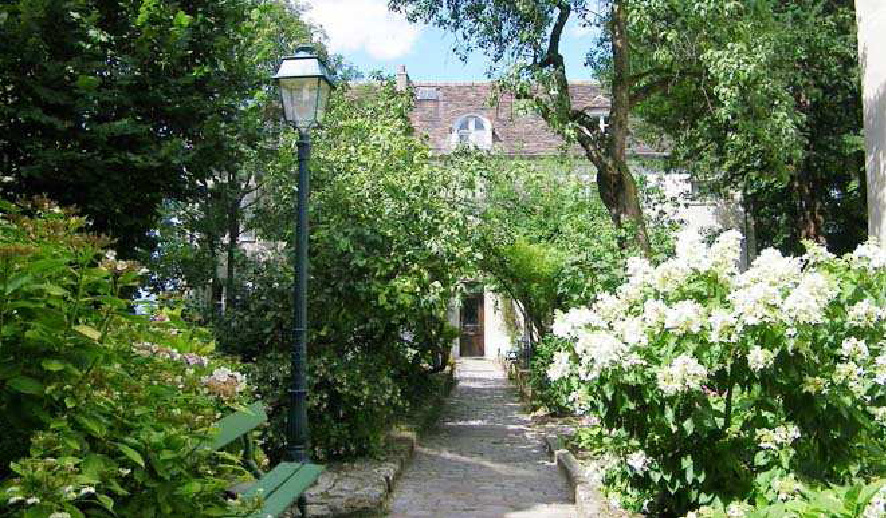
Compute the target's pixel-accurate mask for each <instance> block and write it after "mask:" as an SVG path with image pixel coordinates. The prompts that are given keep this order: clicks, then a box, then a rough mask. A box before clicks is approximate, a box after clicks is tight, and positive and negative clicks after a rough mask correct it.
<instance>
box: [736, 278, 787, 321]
mask: <svg viewBox="0 0 886 518" xmlns="http://www.w3.org/2000/svg"><path fill="white" fill-rule="evenodd" d="M729 302H731V303H732V307H733V308H734V309H735V314H736V315H737V316H738V320H739V322H740V324H741V325H743V326H744V325H748V326H753V325H757V324H760V323H763V322H774V321H776V320H777V319H778V317H779V316H780V313H781V304H782V298H781V292H780V291H779V289H778V287H777V286H775V285H772V284H768V283H762V282H761V283H757V284H751V285H748V286H746V287H743V288H740V289H737V290H735V291H733V292H732V293H730V294H729Z"/></svg>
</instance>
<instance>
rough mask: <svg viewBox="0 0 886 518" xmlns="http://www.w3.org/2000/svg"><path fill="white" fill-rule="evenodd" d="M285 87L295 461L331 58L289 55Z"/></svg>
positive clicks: (305, 439) (300, 445)
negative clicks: (291, 176)
mask: <svg viewBox="0 0 886 518" xmlns="http://www.w3.org/2000/svg"><path fill="white" fill-rule="evenodd" d="M274 79H275V80H276V81H277V85H278V86H279V87H280V98H281V100H282V101H283V112H284V114H285V116H286V120H287V121H288V122H289V123H290V124H292V125H294V126H295V127H296V129H298V217H297V219H296V225H295V235H296V237H295V253H296V256H295V290H294V294H293V295H294V296H295V310H294V317H295V329H294V330H293V331H294V332H293V344H292V356H291V361H292V382H291V385H290V388H289V417H288V419H287V423H286V442H287V446H286V453H287V456H288V457H289V460H290V461H292V462H307V461H308V460H309V457H310V455H309V454H308V443H309V432H308V401H307V399H308V385H307V376H306V374H305V364H306V360H307V358H306V357H307V341H308V340H307V335H308V311H307V293H308V194H309V192H310V184H309V181H308V180H309V176H310V175H309V174H308V158H309V156H310V153H311V139H310V133H309V130H310V129H311V128H314V127H316V126H317V125H318V124H319V123H320V122H321V121H322V119H323V112H324V111H326V103H327V101H328V100H329V93H330V92H331V91H332V79H331V78H330V76H329V72H328V71H327V69H326V64H325V63H323V61H321V60H320V58H319V57H318V56H317V54H316V52H315V51H314V47H312V46H310V45H301V46H299V47H298V48H297V49H296V50H295V55H294V56H290V57H286V58H283V62H282V63H280V69H279V70H277V74H276V75H275V76H274Z"/></svg>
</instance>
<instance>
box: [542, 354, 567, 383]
mask: <svg viewBox="0 0 886 518" xmlns="http://www.w3.org/2000/svg"><path fill="white" fill-rule="evenodd" d="M571 370H572V358H571V356H570V355H569V353H567V352H562V351H561V352H556V353H554V360H553V361H552V362H551V365H550V366H549V367H548V371H547V375H548V379H549V380H551V381H558V380H560V379H562V378H565V377H566V376H568V375H569V372H570V371H571Z"/></svg>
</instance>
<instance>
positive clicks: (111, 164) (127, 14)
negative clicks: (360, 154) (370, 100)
mask: <svg viewBox="0 0 886 518" xmlns="http://www.w3.org/2000/svg"><path fill="white" fill-rule="evenodd" d="M287 10H289V8H286V7H283V4H280V3H278V2H273V1H271V2H266V1H263V0H229V1H223V2H218V1H189V2H183V1H179V0H158V1H153V0H152V1H131V0H126V1H106V0H75V1H66V2H55V1H52V2H31V1H13V2H4V3H3V5H2V6H0V90H2V92H3V93H2V102H0V157H2V159H0V160H2V162H0V167H2V169H3V175H4V182H3V187H2V189H3V192H4V193H6V194H7V195H8V194H10V193H12V194H22V193H26V194H27V193H33V194H44V193H45V194H49V195H50V196H51V197H53V198H54V199H56V200H58V201H59V202H61V203H63V204H65V205H76V206H77V207H78V208H79V209H80V210H81V211H82V212H83V213H84V214H85V215H87V216H89V218H90V221H91V222H92V224H93V228H95V229H96V230H98V231H102V232H107V233H109V234H110V235H111V236H112V237H114V238H116V239H118V243H117V248H118V249H119V250H120V252H121V253H124V254H126V255H131V253H132V250H133V248H135V247H138V246H141V247H146V245H149V244H150V241H149V235H148V231H149V230H150V229H152V228H154V225H155V224H156V222H157V210H158V208H159V206H160V204H161V202H162V201H163V200H165V199H179V200H181V199H189V198H191V197H193V196H194V195H196V194H197V192H198V191H197V189H198V188H199V186H200V184H201V183H203V182H204V181H205V180H206V179H207V178H209V177H211V176H213V175H215V174H216V172H217V171H227V169H228V168H233V169H235V170H238V168H239V167H240V166H241V165H242V164H243V163H244V162H246V161H248V159H249V155H250V153H248V152H247V151H246V150H245V149H244V148H247V149H248V148H249V146H250V145H251V143H253V142H254V140H255V129H256V128H255V127H254V126H253V127H250V125H249V124H248V121H249V120H254V117H249V116H245V115H244V112H249V111H254V110H256V109H259V108H260V107H261V105H260V104H258V103H250V102H249V101H250V100H251V98H252V97H253V95H254V92H255V90H256V89H257V88H258V87H259V86H260V85H267V83H268V79H267V78H268V77H269V76H270V71H269V67H268V66H258V63H257V61H260V60H265V61H267V60H269V59H271V58H273V57H276V56H270V55H269V54H271V53H270V52H269V50H268V48H267V47H269V46H274V45H277V44H278V42H279V41H280V38H281V36H282V37H283V38H286V39H287V40H289V41H297V39H299V38H304V36H305V34H306V33H307V30H306V29H305V28H304V25H303V24H301V25H296V26H294V25H293V24H292V22H291V21H288V20H291V19H292V18H293V16H289V17H288V18H287V16H285V15H284V14H283V13H284V12H286V11H287ZM281 21H283V22H284V23H280V22H281ZM287 23H288V26H287V25H286V24H287ZM271 27H273V29H272V30H271ZM290 38H292V39H290ZM246 115H248V114H246ZM244 121H247V123H244Z"/></svg>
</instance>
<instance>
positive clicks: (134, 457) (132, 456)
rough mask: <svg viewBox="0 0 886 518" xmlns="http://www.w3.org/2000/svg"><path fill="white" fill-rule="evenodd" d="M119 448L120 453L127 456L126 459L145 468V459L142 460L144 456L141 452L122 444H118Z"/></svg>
mask: <svg viewBox="0 0 886 518" xmlns="http://www.w3.org/2000/svg"><path fill="white" fill-rule="evenodd" d="M117 448H119V449H120V452H121V453H123V455H126V457H127V458H129V460H131V461H132V462H135V463H136V464H138V465H139V466H141V467H145V459H143V458H142V456H141V454H140V453H139V452H137V451H135V450H133V449H132V448H130V447H129V446H127V445H125V444H120V443H117Z"/></svg>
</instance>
